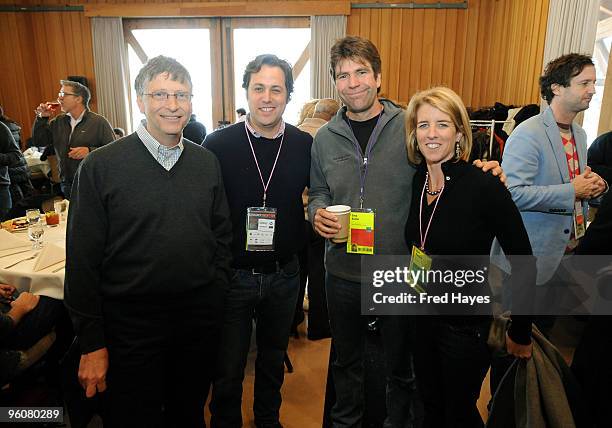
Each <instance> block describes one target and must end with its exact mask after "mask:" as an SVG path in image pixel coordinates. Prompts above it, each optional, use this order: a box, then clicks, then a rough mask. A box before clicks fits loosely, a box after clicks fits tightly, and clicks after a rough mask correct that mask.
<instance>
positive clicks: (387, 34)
mask: <svg viewBox="0 0 612 428" xmlns="http://www.w3.org/2000/svg"><path fill="white" fill-rule="evenodd" d="M427 1H428V0H420V1H419V2H427ZM547 17H548V0H538V1H533V0H469V2H468V9H467V10H466V9H447V10H436V9H394V10H390V9H386V10H385V9H353V10H352V11H351V15H350V16H349V17H348V23H347V34H352V35H359V36H363V37H366V38H368V39H370V40H372V41H373V42H374V43H375V44H376V46H377V47H378V49H379V51H380V55H381V59H382V87H381V93H382V94H385V95H386V96H388V97H389V98H392V99H395V100H398V101H401V102H406V101H408V100H409V99H410V97H411V96H412V95H413V94H414V93H415V92H416V91H418V90H422V89H426V88H428V87H430V86H435V85H445V86H449V87H451V88H452V89H454V90H455V91H456V92H457V93H458V94H459V95H460V96H461V97H462V98H463V100H464V102H465V104H466V105H467V106H474V107H480V106H486V105H492V104H493V103H494V102H495V101H501V102H504V103H509V104H527V103H534V102H535V103H537V102H539V101H538V100H539V95H538V77H539V76H540V74H541V72H542V57H543V52H544V39H545V37H546V20H547Z"/></svg>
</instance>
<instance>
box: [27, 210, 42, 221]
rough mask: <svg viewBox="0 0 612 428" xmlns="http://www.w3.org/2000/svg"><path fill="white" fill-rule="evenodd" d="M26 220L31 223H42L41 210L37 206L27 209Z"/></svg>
mask: <svg viewBox="0 0 612 428" xmlns="http://www.w3.org/2000/svg"><path fill="white" fill-rule="evenodd" d="M26 220H27V221H28V224H29V225H32V224H36V223H40V210H39V209H36V208H34V209H30V210H26Z"/></svg>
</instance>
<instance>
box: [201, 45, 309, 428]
mask: <svg viewBox="0 0 612 428" xmlns="http://www.w3.org/2000/svg"><path fill="white" fill-rule="evenodd" d="M242 87H243V88H245V89H246V94H247V101H248V105H249V115H248V117H247V119H246V121H244V122H239V123H237V124H235V125H232V126H229V127H227V128H224V129H222V130H218V131H215V132H213V133H212V134H209V135H208V136H207V138H206V140H205V141H204V147H205V148H207V149H209V150H211V151H212V152H213V153H215V154H216V155H217V158H218V159H219V162H220V163H221V170H222V171H223V181H224V182H225V188H226V191H227V197H228V201H229V206H230V213H231V218H232V225H233V230H234V236H233V241H232V253H233V256H234V262H233V265H232V267H233V268H234V276H233V279H232V282H231V284H230V289H229V293H228V298H227V302H226V311H225V321H224V327H223V341H222V345H221V351H220V378H219V379H217V380H215V383H214V387H213V398H212V403H211V413H212V419H211V424H212V426H213V427H241V426H242V416H241V398H242V380H243V378H244V367H245V364H246V359H247V353H248V351H249V344H250V341H251V330H252V322H253V319H255V321H256V325H257V334H256V339H257V362H256V365H255V394H254V395H255V400H254V405H253V407H254V409H253V410H254V413H255V425H256V426H257V427H258V428H260V427H280V426H281V425H280V422H279V409H280V405H281V394H280V389H281V386H282V384H283V377H284V365H283V360H284V356H285V352H286V350H287V344H288V341H289V330H290V327H291V322H292V320H293V314H294V311H295V305H296V300H297V295H298V290H299V286H300V278H299V266H298V265H299V264H298V261H297V256H296V254H297V252H298V251H299V249H300V248H302V247H303V246H304V243H305V234H304V228H303V222H304V211H303V208H302V191H303V190H304V187H306V186H308V182H309V172H310V146H311V143H312V138H311V137H310V135H309V134H307V133H305V132H302V131H300V130H299V129H297V128H296V127H294V126H291V125H289V124H286V123H285V122H284V121H283V118H282V115H283V112H284V111H285V106H286V105H287V102H288V101H289V98H290V96H291V92H292V90H293V78H292V74H291V66H290V65H289V64H288V63H287V62H286V61H283V60H280V59H278V58H277V57H276V56H274V55H260V56H258V57H257V58H255V59H254V60H253V61H251V62H250V63H249V64H248V65H247V67H246V71H245V73H244V77H243V83H242Z"/></svg>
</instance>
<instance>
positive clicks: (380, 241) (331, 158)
mask: <svg viewBox="0 0 612 428" xmlns="http://www.w3.org/2000/svg"><path fill="white" fill-rule="evenodd" d="M379 101H380V102H381V104H382V105H383V108H384V109H383V111H382V116H381V118H380V124H379V130H380V132H379V134H378V136H377V137H376V136H375V138H373V140H374V141H373V144H372V150H371V152H370V159H368V173H367V176H366V180H365V186H364V202H363V206H364V207H367V208H373V209H375V210H376V230H375V234H374V237H375V242H374V248H375V254H408V246H407V244H406V242H405V239H404V235H403V233H402V231H403V230H404V227H405V225H406V220H407V219H408V211H409V210H410V195H411V193H412V177H413V176H414V172H415V168H414V167H413V166H412V165H410V164H409V163H408V158H407V155H406V145H405V143H404V140H405V128H404V111H403V110H402V109H401V108H400V107H398V106H397V105H395V104H393V103H392V102H391V101H388V100H385V99H379ZM346 111H347V107H346V106H344V107H343V108H342V109H340V110H339V111H338V113H337V114H336V116H334V117H333V118H332V119H331V120H330V121H329V123H328V124H327V125H326V126H323V127H322V128H321V129H319V132H318V134H317V135H316V137H315V139H314V144H313V146H312V158H311V159H312V160H311V170H310V189H309V192H308V194H309V198H310V199H309V204H308V214H309V218H313V219H314V217H315V213H316V211H317V209H319V208H325V207H327V206H329V205H349V206H351V207H353V208H358V207H359V203H360V201H359V193H360V192H359V190H360V182H359V170H360V168H361V167H362V165H361V164H362V162H363V156H362V159H358V158H357V156H356V154H357V149H356V144H358V143H357V142H356V141H354V140H355V137H354V136H353V133H352V131H351V128H350V127H349V125H348V123H347V121H346V120H345V119H344V117H345V116H346ZM326 266H327V270H328V271H329V272H330V273H331V274H332V275H335V276H338V277H340V278H343V279H346V280H349V281H354V282H361V256H360V255H358V254H348V253H347V252H346V244H333V243H332V242H331V241H328V242H327V248H326Z"/></svg>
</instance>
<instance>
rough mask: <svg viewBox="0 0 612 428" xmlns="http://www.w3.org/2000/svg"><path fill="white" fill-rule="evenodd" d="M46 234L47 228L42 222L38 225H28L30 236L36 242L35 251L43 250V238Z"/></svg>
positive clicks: (33, 246) (33, 247) (33, 245)
mask: <svg viewBox="0 0 612 428" xmlns="http://www.w3.org/2000/svg"><path fill="white" fill-rule="evenodd" d="M44 233H45V228H44V227H43V225H42V223H41V222H40V221H39V222H38V223H31V224H30V225H28V236H29V237H30V240H32V241H34V243H33V244H32V249H33V250H40V249H41V248H42V246H43V243H42V236H43V234H44Z"/></svg>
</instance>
